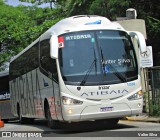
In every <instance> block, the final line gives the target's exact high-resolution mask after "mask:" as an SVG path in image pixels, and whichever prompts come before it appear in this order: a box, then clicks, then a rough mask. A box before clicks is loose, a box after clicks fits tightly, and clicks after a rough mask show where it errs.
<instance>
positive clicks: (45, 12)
mask: <svg viewBox="0 0 160 140" xmlns="http://www.w3.org/2000/svg"><path fill="white" fill-rule="evenodd" d="M56 15H57V10H56V9H54V10H51V9H50V8H43V9H42V8H37V7H35V6H34V7H25V6H18V7H12V6H8V5H6V4H4V3H3V2H1V3H0V17H1V18H0V30H1V34H0V48H1V49H0V66H1V65H2V64H3V63H4V62H5V61H7V60H8V59H10V58H11V57H12V56H14V55H16V54H17V53H19V52H20V51H21V50H23V49H24V48H25V47H27V46H28V45H29V44H30V43H31V42H33V41H34V40H35V39H36V38H38V37H39V36H40V35H41V34H42V33H43V32H44V31H46V30H47V29H48V28H50V27H51V26H52V25H54V24H55V23H56V22H57V21H59V20H60V19H61V18H59V16H56Z"/></svg>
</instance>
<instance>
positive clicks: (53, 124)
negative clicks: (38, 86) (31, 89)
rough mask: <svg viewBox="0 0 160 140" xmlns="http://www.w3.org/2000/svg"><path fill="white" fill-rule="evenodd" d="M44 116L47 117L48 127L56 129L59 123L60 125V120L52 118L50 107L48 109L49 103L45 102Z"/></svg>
mask: <svg viewBox="0 0 160 140" xmlns="http://www.w3.org/2000/svg"><path fill="white" fill-rule="evenodd" d="M45 112H46V118H47V124H48V127H49V128H51V129H58V128H59V125H60V122H59V121H57V120H53V119H52V117H51V112H50V109H49V105H48V104H47V106H46V110H45Z"/></svg>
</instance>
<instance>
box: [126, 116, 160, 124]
mask: <svg viewBox="0 0 160 140" xmlns="http://www.w3.org/2000/svg"><path fill="white" fill-rule="evenodd" d="M126 118H127V120H129V121H141V122H155V123H160V117H149V116H132V117H126Z"/></svg>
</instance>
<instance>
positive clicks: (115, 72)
mask: <svg viewBox="0 0 160 140" xmlns="http://www.w3.org/2000/svg"><path fill="white" fill-rule="evenodd" d="M99 48H100V52H101V57H102V60H101V62H102V67H103V69H105V68H106V66H109V68H111V69H113V71H114V74H115V75H116V76H117V77H118V78H119V79H120V80H121V81H122V82H126V81H127V79H126V78H125V77H124V76H123V75H122V74H121V73H120V72H119V71H117V69H115V68H114V67H113V66H112V65H111V64H107V65H106V64H105V59H104V55H103V52H102V48H101V46H100V47H99ZM103 72H104V74H105V70H104V71H103Z"/></svg>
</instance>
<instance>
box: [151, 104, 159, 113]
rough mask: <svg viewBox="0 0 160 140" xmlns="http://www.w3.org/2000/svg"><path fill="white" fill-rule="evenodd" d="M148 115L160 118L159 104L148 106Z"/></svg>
mask: <svg viewBox="0 0 160 140" xmlns="http://www.w3.org/2000/svg"><path fill="white" fill-rule="evenodd" d="M149 107H150V115H151V116H160V104H155V103H154V104H150V106H149Z"/></svg>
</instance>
